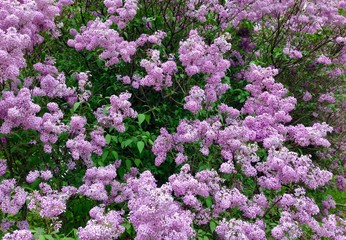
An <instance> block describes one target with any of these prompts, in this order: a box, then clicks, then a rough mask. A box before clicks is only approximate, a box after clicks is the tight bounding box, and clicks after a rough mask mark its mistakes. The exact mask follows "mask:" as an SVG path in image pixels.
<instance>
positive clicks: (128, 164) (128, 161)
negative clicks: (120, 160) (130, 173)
mask: <svg viewBox="0 0 346 240" xmlns="http://www.w3.org/2000/svg"><path fill="white" fill-rule="evenodd" d="M125 164H126V167H127V169H130V168H131V167H132V162H131V160H129V159H126V161H125Z"/></svg>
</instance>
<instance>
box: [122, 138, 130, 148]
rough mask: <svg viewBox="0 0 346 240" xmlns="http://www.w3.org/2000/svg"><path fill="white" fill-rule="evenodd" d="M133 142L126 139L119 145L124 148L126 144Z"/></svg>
mask: <svg viewBox="0 0 346 240" xmlns="http://www.w3.org/2000/svg"><path fill="white" fill-rule="evenodd" d="M132 142H133V140H132V139H127V140H126V141H124V142H122V143H121V147H122V148H126V147H127V146H129V145H130V144H131V143H132Z"/></svg>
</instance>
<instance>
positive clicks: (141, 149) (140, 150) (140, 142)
mask: <svg viewBox="0 0 346 240" xmlns="http://www.w3.org/2000/svg"><path fill="white" fill-rule="evenodd" d="M137 148H138V151H139V153H142V152H143V149H144V142H142V141H139V142H137Z"/></svg>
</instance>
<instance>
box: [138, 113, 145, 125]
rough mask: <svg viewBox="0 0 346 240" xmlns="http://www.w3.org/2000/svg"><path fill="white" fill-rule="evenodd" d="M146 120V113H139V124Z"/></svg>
mask: <svg viewBox="0 0 346 240" xmlns="http://www.w3.org/2000/svg"><path fill="white" fill-rule="evenodd" d="M144 120H145V115H144V114H138V124H139V125H141V124H142V123H143V122H144Z"/></svg>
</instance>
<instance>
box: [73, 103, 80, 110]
mask: <svg viewBox="0 0 346 240" xmlns="http://www.w3.org/2000/svg"><path fill="white" fill-rule="evenodd" d="M79 106H80V102H76V103H75V104H74V105H73V112H75V111H76V110H77V109H78V108H79Z"/></svg>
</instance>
